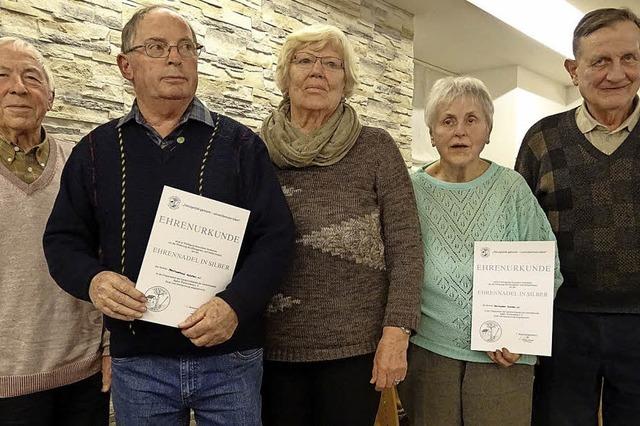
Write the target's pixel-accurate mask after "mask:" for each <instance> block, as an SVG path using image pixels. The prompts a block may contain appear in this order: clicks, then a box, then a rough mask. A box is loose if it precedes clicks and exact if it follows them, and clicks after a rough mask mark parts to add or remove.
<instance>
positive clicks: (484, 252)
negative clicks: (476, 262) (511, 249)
mask: <svg viewBox="0 0 640 426" xmlns="http://www.w3.org/2000/svg"><path fill="white" fill-rule="evenodd" d="M490 254H491V249H490V248H489V247H482V248H481V249H480V256H481V257H489V255H490Z"/></svg>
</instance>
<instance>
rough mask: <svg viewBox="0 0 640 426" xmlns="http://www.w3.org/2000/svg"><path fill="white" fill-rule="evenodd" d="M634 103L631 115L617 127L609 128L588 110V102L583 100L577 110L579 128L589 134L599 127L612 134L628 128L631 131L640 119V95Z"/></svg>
mask: <svg viewBox="0 0 640 426" xmlns="http://www.w3.org/2000/svg"><path fill="white" fill-rule="evenodd" d="M633 103H634V105H635V106H634V108H633V111H632V112H631V114H629V117H627V119H626V120H624V121H623V122H622V124H620V126H618V127H617V128H616V129H614V130H609V129H608V128H607V126H605V125H604V124H602V123H600V122H599V121H598V120H596V119H595V118H594V117H593V116H592V115H591V113H590V112H589V110H587V106H586V104H585V103H584V102H583V103H582V105H580V107H578V110H577V111H576V124H577V125H578V129H580V131H581V132H582V133H583V134H587V133H589V132H591V131H593V130H594V129H595V128H597V127H600V128H602V129H604V130H605V131H606V132H607V133H610V134H613V133H617V132H619V131H621V130H623V129H627V130H628V131H629V132H631V131H632V130H633V128H634V127H635V126H636V124H638V120H639V119H640V102H638V96H636V97H635V98H634V99H633Z"/></svg>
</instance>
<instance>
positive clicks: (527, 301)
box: [471, 241, 556, 356]
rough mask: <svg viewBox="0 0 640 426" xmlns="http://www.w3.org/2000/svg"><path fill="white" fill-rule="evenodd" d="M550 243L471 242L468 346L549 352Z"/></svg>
mask: <svg viewBox="0 0 640 426" xmlns="http://www.w3.org/2000/svg"><path fill="white" fill-rule="evenodd" d="M555 247H556V246H555V241H476V242H475V246H474V265H473V268H474V270H473V308H472V321H471V330H472V331H471V349H472V350H481V351H491V352H493V351H495V350H496V349H502V348H507V349H508V350H509V352H510V353H511V354H531V355H547V356H549V355H551V333H552V324H553V296H554V266H555Z"/></svg>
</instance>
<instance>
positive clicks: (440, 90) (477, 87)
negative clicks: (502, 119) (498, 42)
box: [424, 76, 493, 131]
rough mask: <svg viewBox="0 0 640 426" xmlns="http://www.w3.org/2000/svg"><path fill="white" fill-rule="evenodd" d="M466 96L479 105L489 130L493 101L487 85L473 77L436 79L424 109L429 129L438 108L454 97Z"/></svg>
mask: <svg viewBox="0 0 640 426" xmlns="http://www.w3.org/2000/svg"><path fill="white" fill-rule="evenodd" d="M463 96H468V97H470V98H471V99H473V100H474V101H476V102H477V103H478V105H480V108H481V109H482V113H483V114H484V118H485V119H486V120H487V124H488V125H489V131H491V129H492V128H493V101H492V100H491V94H489V89H487V86H485V84H484V83H483V82H482V81H481V80H478V79H477V78H475V77H468V76H461V77H444V78H441V79H439V80H437V81H436V82H435V83H434V84H433V87H432V88H431V91H430V92H429V95H428V98H427V104H426V107H425V111H424V119H425V121H426V122H427V127H429V130H431V131H432V130H433V126H434V125H435V122H436V120H437V114H438V108H440V107H441V106H443V105H447V106H448V105H450V104H451V102H453V101H454V100H455V99H457V98H460V97H463Z"/></svg>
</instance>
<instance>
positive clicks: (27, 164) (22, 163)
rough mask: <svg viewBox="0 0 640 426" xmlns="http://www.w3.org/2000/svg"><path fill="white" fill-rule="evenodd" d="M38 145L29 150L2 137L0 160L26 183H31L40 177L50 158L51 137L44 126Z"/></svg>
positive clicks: (0, 140)
mask: <svg viewBox="0 0 640 426" xmlns="http://www.w3.org/2000/svg"><path fill="white" fill-rule="evenodd" d="M41 135H42V136H41V138H42V139H41V140H42V142H40V143H39V144H38V145H36V146H34V147H31V149H29V150H28V151H27V152H25V151H23V150H22V149H21V148H20V147H19V146H17V145H15V144H13V143H11V142H8V141H5V140H4V139H3V138H0V162H2V164H3V167H6V168H7V169H9V171H10V172H11V173H13V174H14V175H16V176H17V177H18V178H19V179H20V180H22V181H23V182H25V183H28V184H31V183H33V182H34V181H35V180H36V179H38V178H39V177H40V175H41V174H42V171H43V170H44V168H45V166H46V165H47V161H48V160H49V138H48V137H47V133H46V132H45V130H44V128H43V129H42V131H41Z"/></svg>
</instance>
